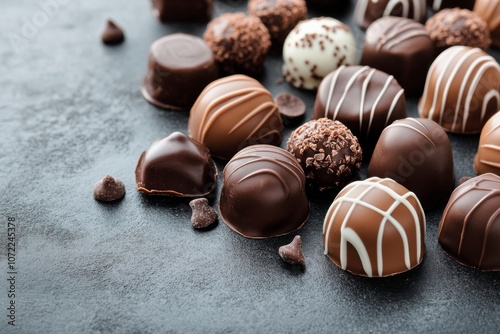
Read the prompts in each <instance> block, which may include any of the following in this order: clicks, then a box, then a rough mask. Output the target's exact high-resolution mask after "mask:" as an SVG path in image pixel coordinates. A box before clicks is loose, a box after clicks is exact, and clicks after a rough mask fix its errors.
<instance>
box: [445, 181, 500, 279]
mask: <svg viewBox="0 0 500 334" xmlns="http://www.w3.org/2000/svg"><path fill="white" fill-rule="evenodd" d="M499 203H500V177H498V176H497V175H495V174H491V173H488V174H483V175H480V176H477V177H475V178H473V179H470V180H468V181H466V182H464V183H463V184H462V185H460V186H459V187H458V188H457V189H455V191H454V192H453V194H451V197H450V200H449V202H448V205H447V206H446V208H445V210H444V213H443V218H442V219H441V223H440V225H439V234H438V240H439V243H440V244H441V247H443V249H444V251H445V252H446V253H448V255H449V256H450V257H452V258H453V259H455V260H456V261H458V262H459V263H461V264H463V265H466V266H470V267H475V268H478V269H481V270H484V271H498V270H500V256H499V254H500V208H499Z"/></svg>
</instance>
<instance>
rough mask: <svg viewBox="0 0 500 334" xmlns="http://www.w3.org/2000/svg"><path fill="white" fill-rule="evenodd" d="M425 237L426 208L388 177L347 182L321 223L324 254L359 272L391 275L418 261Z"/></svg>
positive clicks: (369, 275)
mask: <svg viewBox="0 0 500 334" xmlns="http://www.w3.org/2000/svg"><path fill="white" fill-rule="evenodd" d="M424 241H425V213H424V210H423V209H422V206H421V205H420V202H419V200H418V198H417V197H416V196H415V194H414V193H412V192H410V191H408V189H406V188H405V187H403V186H402V185H400V184H399V183H397V182H396V181H394V180H392V179H379V178H378V177H372V178H369V179H367V180H364V181H356V182H353V183H351V184H349V185H347V186H346V187H345V188H344V189H342V191H341V192H340V193H339V194H338V195H337V197H336V198H335V200H334V201H333V203H332V205H331V206H330V209H329V210H328V213H327V214H326V217H325V222H324V224H323V245H324V247H325V255H326V256H328V258H329V259H330V260H331V261H332V262H333V263H335V264H336V265H337V266H339V267H340V268H342V269H344V270H347V271H349V272H351V273H353V274H355V275H360V276H368V277H385V276H391V275H395V274H398V273H402V272H404V271H407V270H410V269H412V268H414V267H416V266H418V265H419V264H420V263H421V262H422V259H423V257H424V252H425V243H424Z"/></svg>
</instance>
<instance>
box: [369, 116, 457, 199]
mask: <svg viewBox="0 0 500 334" xmlns="http://www.w3.org/2000/svg"><path fill="white" fill-rule="evenodd" d="M368 176H369V177H371V176H378V177H388V178H391V179H393V180H395V181H397V182H398V183H400V184H401V185H403V186H404V187H406V188H407V189H408V190H410V191H412V192H414V193H415V194H416V195H417V197H418V198H419V200H420V202H421V203H422V205H423V207H424V208H431V207H435V206H437V205H439V204H441V203H442V202H444V201H446V200H448V197H449V196H450V194H451V192H452V191H453V189H454V188H455V173H454V167H453V152H452V150H451V144H450V140H449V139H448V135H447V134H446V132H445V131H444V130H443V129H442V128H441V127H440V126H439V125H438V124H437V123H435V122H433V121H431V120H429V119H426V118H417V119H415V118H407V119H403V120H398V121H395V122H394V123H392V124H391V125H389V126H388V127H387V128H385V130H384V131H383V132H382V135H381V136H380V139H379V140H378V142H377V146H376V147H375V150H374V151H373V155H372V158H371V161H370V165H369V166H368Z"/></svg>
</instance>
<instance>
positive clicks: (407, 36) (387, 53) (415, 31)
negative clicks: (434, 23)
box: [361, 17, 435, 96]
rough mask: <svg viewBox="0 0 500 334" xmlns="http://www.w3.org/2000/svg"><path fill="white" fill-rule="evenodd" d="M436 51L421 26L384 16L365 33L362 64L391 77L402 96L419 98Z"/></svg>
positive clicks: (402, 19) (404, 19)
mask: <svg viewBox="0 0 500 334" xmlns="http://www.w3.org/2000/svg"><path fill="white" fill-rule="evenodd" d="M434 55H435V49H434V43H433V42H432V40H431V38H430V37H429V34H427V32H426V31H425V27H424V25H422V24H420V23H417V22H414V21H412V20H410V19H406V18H402V17H383V18H381V19H378V20H377V21H375V22H373V24H372V25H370V27H369V28H368V29H367V30H366V35H365V43H364V47H363V56H362V58H361V64H362V65H367V66H370V67H373V68H376V69H378V70H381V71H382V72H385V73H387V74H391V75H393V76H394V77H395V78H396V80H397V81H398V83H399V84H400V85H401V86H402V87H403V88H404V89H405V94H406V95H407V96H408V95H411V96H415V95H420V94H421V93H422V90H423V88H424V84H425V75H426V73H427V70H428V69H429V67H430V66H431V64H432V61H433V60H434Z"/></svg>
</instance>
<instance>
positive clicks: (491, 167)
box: [474, 112, 500, 175]
mask: <svg viewBox="0 0 500 334" xmlns="http://www.w3.org/2000/svg"><path fill="white" fill-rule="evenodd" d="M474 169H475V170H476V173H477V174H485V173H493V174H496V175H500V112H497V113H496V114H495V115H493V116H492V117H491V118H490V119H489V120H488V122H486V124H485V125H484V127H483V130H482V131H481V138H480V139H479V147H478V150H477V154H476V157H475V158H474Z"/></svg>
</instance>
